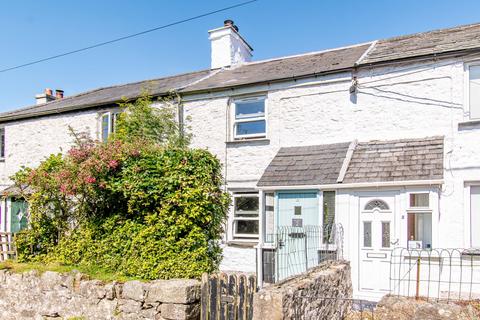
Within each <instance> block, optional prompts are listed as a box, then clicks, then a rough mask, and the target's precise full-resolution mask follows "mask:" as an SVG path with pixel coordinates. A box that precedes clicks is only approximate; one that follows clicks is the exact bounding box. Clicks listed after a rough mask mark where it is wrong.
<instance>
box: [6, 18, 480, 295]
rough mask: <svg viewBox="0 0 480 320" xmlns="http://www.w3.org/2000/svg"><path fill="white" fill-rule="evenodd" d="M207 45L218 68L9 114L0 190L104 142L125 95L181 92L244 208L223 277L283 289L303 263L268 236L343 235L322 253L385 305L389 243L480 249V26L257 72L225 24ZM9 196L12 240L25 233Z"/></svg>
mask: <svg viewBox="0 0 480 320" xmlns="http://www.w3.org/2000/svg"><path fill="white" fill-rule="evenodd" d="M209 34H210V41H211V44H212V68H211V69H209V70H202V71H197V72H192V73H188V74H181V75H176V76H172V77H166V78H160V79H154V80H148V81H143V82H137V83H131V84H126V85H119V86H112V87H106V88H99V89H95V90H92V91H88V92H84V93H81V94H78V95H74V96H69V97H63V94H62V93H63V92H58V94H57V97H54V96H53V94H52V92H50V91H47V92H46V93H45V94H43V95H39V96H37V102H38V103H37V104H36V105H34V106H31V107H26V108H22V109H18V110H15V111H12V112H6V113H3V114H0V125H1V140H0V141H1V148H0V150H1V151H0V155H1V156H2V159H1V162H0V183H1V186H2V188H7V187H8V186H9V185H10V184H11V181H10V180H9V176H11V175H12V174H13V173H15V172H16V171H17V170H18V169H19V168H20V167H21V166H35V165H37V164H38V163H39V162H40V161H41V160H42V159H43V158H45V157H46V156H47V155H49V154H51V153H56V152H60V151H62V152H64V151H66V150H68V148H69V145H71V143H72V138H71V136H70V135H69V132H68V126H71V127H73V128H74V129H75V130H77V131H82V132H87V133H89V134H90V135H91V136H92V137H95V138H97V139H102V138H105V137H106V136H108V134H109V133H110V132H112V130H113V129H114V126H113V123H114V113H115V111H116V110H117V109H116V104H117V103H118V102H119V101H120V100H121V97H127V98H135V97H136V96H138V95H139V93H140V92H141V89H142V88H148V89H149V91H150V93H152V94H153V95H155V96H162V95H165V94H166V93H167V92H168V91H169V90H171V89H174V90H176V91H177V92H178V93H179V94H181V96H182V98H183V101H184V103H183V106H182V107H181V108H182V110H180V111H181V112H179V114H180V115H182V117H183V118H182V119H181V120H182V121H184V120H185V119H186V118H187V117H189V118H190V119H191V120H190V122H189V125H190V127H191V130H192V133H193V135H194V138H193V146H194V147H198V148H207V149H209V150H210V151H211V152H213V153H214V154H216V155H217V156H218V158H219V159H220V160H221V161H222V163H223V165H224V176H225V181H226V188H228V190H229V192H231V194H232V196H233V199H234V201H233V205H232V208H231V212H230V216H229V220H228V225H227V227H226V233H225V239H224V259H223V262H222V269H224V270H239V271H248V272H255V271H256V272H257V273H258V274H259V276H260V277H261V278H264V279H267V276H268V277H273V279H275V278H276V279H279V278H280V277H282V275H280V274H278V272H280V271H279V266H278V264H279V263H284V264H285V265H287V266H288V265H296V264H302V263H304V264H303V265H302V266H303V267H305V264H307V265H308V264H309V262H308V261H305V262H303V261H298V259H297V258H295V257H294V256H288V257H287V258H288V259H287V260H285V261H283V262H281V261H279V260H277V261H272V255H271V253H272V252H273V253H274V252H275V250H277V251H279V250H282V249H283V250H284V248H285V246H287V244H286V243H280V244H279V241H277V240H278V239H275V237H273V238H272V237H271V236H272V235H275V234H276V232H277V231H278V230H280V229H281V228H284V229H288V228H293V229H291V230H295V229H294V228H308V227H312V228H313V227H318V228H319V230H329V231H330V230H334V229H335V230H337V228H339V226H340V225H341V229H343V241H342V242H341V244H340V242H335V243H331V241H330V240H329V239H328V238H326V237H325V235H322V236H321V237H320V238H319V239H318V242H319V245H320V247H321V246H323V245H325V246H329V248H326V247H325V248H324V249H325V250H326V251H328V250H339V248H337V247H336V246H339V245H341V246H342V252H343V257H344V258H346V259H348V260H350V261H351V265H352V270H353V272H352V277H353V284H354V292H355V295H356V296H357V297H364V298H376V297H378V296H379V295H381V294H383V293H385V292H387V291H388V289H389V281H388V280H389V261H390V260H389V259H390V254H391V251H392V249H393V248H394V247H407V246H409V245H416V246H418V247H419V248H423V249H426V250H428V249H432V248H453V247H455V248H477V247H480V231H479V230H480V24H473V25H467V26H460V27H455V28H451V29H444V30H437V31H431V32H425V33H419V34H413V35H407V36H401V37H396V38H391V39H384V40H378V41H374V42H371V43H364V44H358V45H353V46H349V47H343V48H336V49H331V50H324V51H319V52H312V53H307V54H300V55H296V56H290V57H281V58H274V59H270V60H264V61H251V57H252V48H251V47H250V45H249V44H248V43H247V42H246V41H245V39H244V38H243V37H242V36H241V35H240V33H239V32H238V28H236V27H235V25H233V22H231V21H226V23H225V25H224V26H223V27H221V28H218V29H214V30H211V31H209ZM11 200H12V201H10V200H9V201H7V202H6V204H5V206H4V207H3V208H1V209H2V215H1V228H2V230H17V229H18V228H19V226H20V222H19V221H20V220H21V218H22V213H21V211H22V210H20V209H15V210H12V207H13V206H14V205H15V208H18V207H19V206H18V205H17V204H15V201H16V200H15V199H11ZM19 219H20V220H19ZM334 224H336V225H334ZM339 230H340V229H339ZM338 234H340V231H338ZM288 235H289V236H290V237H293V238H295V237H297V238H299V239H302V235H299V234H298V233H296V232H293V231H292V232H290V233H288ZM272 239H273V240H272ZM409 241H411V242H410V243H409ZM332 248H333V249H332ZM308 250H310V249H308ZM325 250H324V251H325ZM269 253H270V254H269ZM316 254H317V252H313V255H314V256H315V255H316ZM273 256H275V255H273ZM267 260H268V261H267ZM273 260H275V259H273ZM268 263H273V264H275V263H276V264H277V265H276V266H275V267H274V268H273V269H271V270H270V271H268V270H267V268H266V265H267V264H268ZM272 270H273V271H275V270H276V271H277V274H275V272H271V271H272ZM267 271H268V272H267ZM267 273H269V274H268V275H267ZM287 273H288V272H287ZM287 275H288V274H284V275H283V276H287Z"/></svg>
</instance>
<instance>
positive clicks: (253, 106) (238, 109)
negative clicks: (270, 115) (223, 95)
mask: <svg viewBox="0 0 480 320" xmlns="http://www.w3.org/2000/svg"><path fill="white" fill-rule="evenodd" d="M264 114H265V101H264V100H255V101H242V102H237V103H235V119H245V118H252V117H261V116H263V115H264Z"/></svg>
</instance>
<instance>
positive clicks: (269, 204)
mask: <svg viewBox="0 0 480 320" xmlns="http://www.w3.org/2000/svg"><path fill="white" fill-rule="evenodd" d="M274 205H275V196H274V194H273V193H265V224H264V228H265V239H264V240H265V242H273V240H274V238H273V236H274V235H273V233H274V218H273V217H274V210H275V209H274Z"/></svg>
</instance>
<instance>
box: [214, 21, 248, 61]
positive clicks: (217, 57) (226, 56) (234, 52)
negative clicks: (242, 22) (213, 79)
mask: <svg viewBox="0 0 480 320" xmlns="http://www.w3.org/2000/svg"><path fill="white" fill-rule="evenodd" d="M208 33H209V34H210V37H209V39H210V41H211V48H212V52H211V56H212V63H211V67H212V69H216V68H222V67H228V66H233V65H236V64H240V63H243V62H249V61H250V60H251V59H252V48H251V47H250V46H249V45H248V43H247V42H246V41H245V40H244V39H243V38H242V36H241V35H240V34H239V33H238V32H237V31H235V30H234V29H233V28H232V27H229V26H225V27H222V28H218V29H214V30H210V31H209V32H208Z"/></svg>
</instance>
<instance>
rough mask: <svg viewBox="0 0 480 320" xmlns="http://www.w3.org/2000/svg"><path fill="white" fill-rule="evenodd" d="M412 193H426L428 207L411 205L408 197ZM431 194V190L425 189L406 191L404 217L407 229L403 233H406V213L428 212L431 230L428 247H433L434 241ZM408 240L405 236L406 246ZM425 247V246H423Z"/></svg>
mask: <svg viewBox="0 0 480 320" xmlns="http://www.w3.org/2000/svg"><path fill="white" fill-rule="evenodd" d="M412 194H428V207H412V206H410V197H411V195H412ZM432 200H433V199H432V194H431V192H429V191H427V190H423V191H420V190H419V191H412V192H408V193H407V201H408V203H407V219H406V223H407V231H406V232H405V233H408V215H409V214H430V218H431V228H432V230H431V231H430V238H431V239H430V242H431V243H430V248H429V249H433V247H434V246H433V244H434V242H435V236H434V228H435V227H434V223H435V217H434V215H433V208H432ZM408 241H410V239H408V236H407V246H408ZM425 249H426V248H425Z"/></svg>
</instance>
